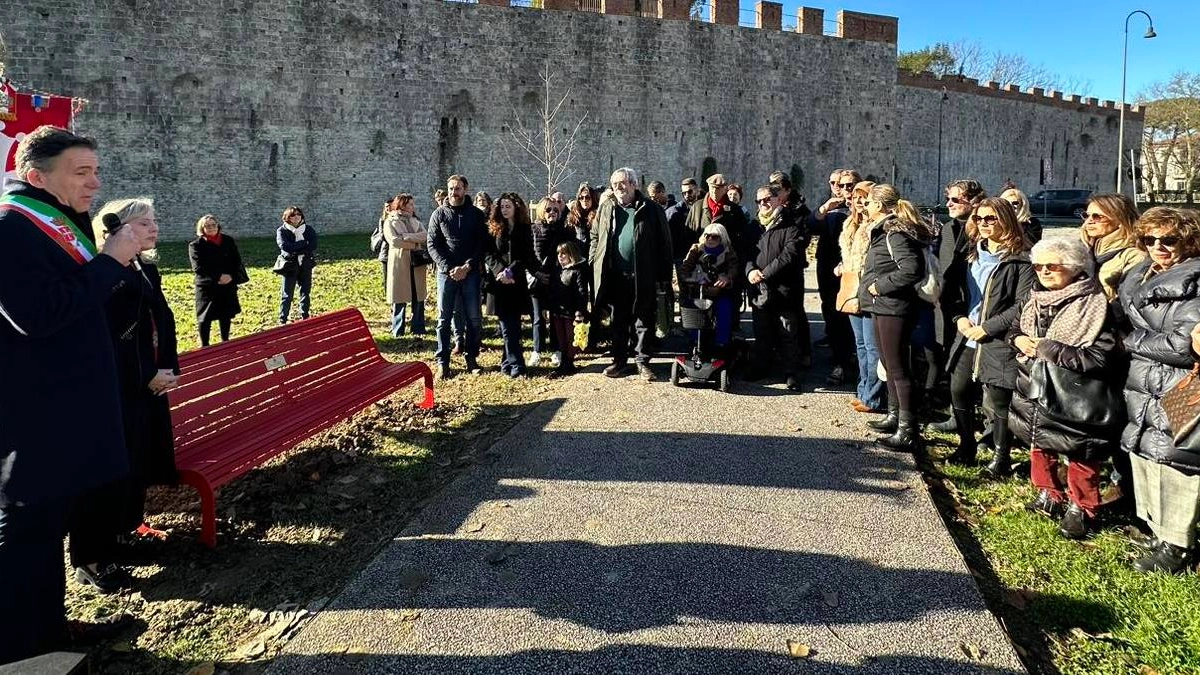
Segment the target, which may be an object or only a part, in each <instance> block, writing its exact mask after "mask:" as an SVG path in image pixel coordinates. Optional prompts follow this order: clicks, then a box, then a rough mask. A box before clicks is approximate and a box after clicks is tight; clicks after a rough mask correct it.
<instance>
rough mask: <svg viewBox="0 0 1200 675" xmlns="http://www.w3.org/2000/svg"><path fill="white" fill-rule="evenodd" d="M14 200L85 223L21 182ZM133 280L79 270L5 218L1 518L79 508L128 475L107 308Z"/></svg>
mask: <svg viewBox="0 0 1200 675" xmlns="http://www.w3.org/2000/svg"><path fill="white" fill-rule="evenodd" d="M8 193H9V194H14V195H21V196H23V197H27V198H30V199H34V200H36V201H39V202H42V203H44V204H49V205H51V206H53V207H54V208H57V209H58V210H59V211H61V212H63V214H65V215H66V216H67V218H69V219H70V220H71V222H72V223H74V224H75V225H76V227H77V228H78V229H79V230H80V231H81V233H82V234H83V236H85V237H87V238H89V239H90V235H91V225H90V223H89V222H88V217H87V214H86V213H77V212H75V211H73V210H71V209H70V208H69V207H67V206H65V205H63V204H60V203H59V202H58V201H57V200H56V199H55V198H54V197H52V196H50V194H49V193H47V192H45V191H44V190H40V189H38V188H34V187H32V186H29V185H26V184H25V183H22V182H20V181H16V182H13V183H10V185H9V191H8ZM125 275H126V271H125V268H123V267H122V266H121V264H120V263H118V262H117V261H115V260H113V259H112V258H110V257H109V256H106V255H97V256H96V257H95V258H93V259H92V260H91V261H89V262H87V263H85V264H80V263H78V262H76V261H75V260H74V259H73V258H72V257H71V256H70V255H68V254H67V253H66V252H65V251H64V250H63V249H62V248H61V247H60V246H59V245H58V244H57V243H55V242H54V241H53V240H51V239H50V238H49V237H48V236H47V235H46V234H44V233H43V232H42V231H41V230H40V229H39V228H38V227H37V226H36V225H34V224H33V223H32V222H30V221H29V220H28V219H27V218H26V217H25V216H24V215H22V214H21V213H18V212H16V211H12V210H0V508H8V507H10V506H13V505H17V504H26V505H35V504H46V503H49V502H54V501H62V500H67V499H73V498H75V497H77V496H78V495H80V494H82V493H84V492H86V491H88V490H91V489H94V488H97V487H99V486H101V485H104V484H106V483H110V482H112V481H114V480H117V479H119V478H121V477H123V476H124V475H126V474H127V473H128V472H129V459H128V453H127V452H126V449H125V435H124V431H123V430H122V425H121V406H120V400H121V399H120V393H119V389H118V385H117V365H116V359H115V357H114V356H113V343H112V339H111V338H110V336H109V331H108V321H107V319H106V318H105V315H104V303H105V301H107V300H108V298H109V296H110V295H112V293H113V291H114V289H116V288H118V287H119V286H120V285H121V284H123V283H126V282H125V278H126V277H125Z"/></svg>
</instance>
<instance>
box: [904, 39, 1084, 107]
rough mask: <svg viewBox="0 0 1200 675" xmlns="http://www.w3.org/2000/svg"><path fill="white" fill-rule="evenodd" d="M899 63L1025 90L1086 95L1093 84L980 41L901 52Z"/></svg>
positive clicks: (906, 67)
mask: <svg viewBox="0 0 1200 675" xmlns="http://www.w3.org/2000/svg"><path fill="white" fill-rule="evenodd" d="M897 64H898V65H899V67H900V68H901V69H902V70H907V71H909V72H912V73H920V72H922V71H929V72H932V73H933V74H934V75H939V76H942V77H946V76H949V75H961V76H963V77H970V78H973V79H976V80H979V81H980V82H999V83H1000V84H1015V85H1017V86H1019V87H1021V88H1023V89H1025V88H1029V87H1041V88H1043V89H1054V90H1057V91H1071V92H1072V93H1077V94H1080V95H1086V94H1087V90H1088V89H1090V88H1091V82H1085V81H1081V80H1078V79H1075V78H1066V77H1063V76H1062V75H1060V74H1058V73H1054V72H1052V71H1050V70H1049V69H1047V68H1046V67H1045V66H1042V65H1040V64H1036V63H1033V62H1031V61H1030V60H1029V59H1027V58H1025V57H1024V56H1022V55H1021V54H1017V53H1011V52H1002V51H999V50H996V51H988V50H987V49H986V48H985V47H984V45H983V43H981V42H978V41H968V40H960V41H958V42H938V43H936V44H932V45H929V46H928V47H925V48H923V49H917V50H915V51H911V52H900V56H899V57H898V59H897Z"/></svg>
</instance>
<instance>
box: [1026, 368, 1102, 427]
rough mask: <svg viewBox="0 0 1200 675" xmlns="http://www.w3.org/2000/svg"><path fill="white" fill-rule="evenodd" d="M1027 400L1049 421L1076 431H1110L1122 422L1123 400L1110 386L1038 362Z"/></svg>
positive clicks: (1034, 369) (1031, 370) (1031, 375)
mask: <svg viewBox="0 0 1200 675" xmlns="http://www.w3.org/2000/svg"><path fill="white" fill-rule="evenodd" d="M1029 385H1030V386H1029V398H1030V400H1031V401H1033V402H1034V404H1036V405H1037V407H1038V408H1039V410H1040V411H1041V413H1042V414H1044V415H1045V416H1046V417H1047V418H1049V419H1050V420H1053V421H1055V422H1058V423H1060V424H1066V425H1069V426H1071V427H1075V428H1086V429H1111V428H1113V427H1114V426H1116V425H1123V424H1124V423H1125V415H1126V412H1125V397H1124V394H1123V393H1122V391H1121V389H1119V388H1118V387H1115V386H1113V384H1111V383H1109V382H1106V381H1104V380H1103V379H1098V378H1095V377H1089V376H1087V375H1084V374H1081V373H1077V372H1075V371H1073V370H1068V369H1067V368H1063V367H1061V366H1056V365H1054V364H1052V363H1049V362H1047V361H1045V360H1044V359H1037V360H1036V361H1034V363H1033V367H1032V368H1031V369H1030V383H1029Z"/></svg>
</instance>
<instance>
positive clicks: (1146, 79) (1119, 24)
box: [742, 0, 1200, 101]
mask: <svg viewBox="0 0 1200 675" xmlns="http://www.w3.org/2000/svg"><path fill="white" fill-rule="evenodd" d="M842 2H843V3H844V4H837V5H833V4H825V3H822V2H820V1H818V0H807V1H805V2H800V1H798V0H784V2H783V12H784V14H785V15H788V14H791V15H794V14H796V13H797V8H798V7H800V6H802V5H805V6H809V7H819V8H821V9H824V10H825V19H826V20H827V21H829V20H834V19H836V18H837V11H838V10H839V9H846V10H849V11H858V12H867V13H870V14H887V15H889V16H897V17H899V18H900V49H901V50H902V51H911V50H914V49H920V48H921V47H924V46H926V45H930V44H933V43H936V42H955V41H958V40H978V41H979V42H981V43H983V44H984V46H985V47H990V48H992V49H995V50H1000V51H1003V52H1009V53H1019V54H1022V55H1024V56H1025V58H1026V59H1028V60H1029V61H1030V62H1032V63H1035V64H1041V65H1043V66H1045V67H1046V68H1047V69H1048V70H1050V71H1051V72H1054V73H1058V74H1060V75H1061V76H1062V78H1063V79H1064V80H1075V81H1079V82H1090V83H1091V84H1090V88H1089V91H1088V92H1087V94H1088V95H1091V96H1095V97H1096V98H1099V99H1112V100H1114V101H1116V100H1120V98H1121V45H1122V41H1123V36H1124V29H1125V17H1126V15H1128V14H1129V12H1131V11H1133V10H1135V9H1141V10H1145V11H1146V12H1148V13H1149V14H1150V16H1152V17H1153V18H1154V28H1155V30H1156V31H1157V32H1158V37H1156V38H1154V39H1152V40H1147V39H1144V38H1143V37H1142V35H1143V34H1144V33H1145V31H1146V19H1145V17H1143V16H1141V15H1140V14H1139V15H1137V16H1134V17H1133V18H1132V19H1130V20H1129V81H1128V85H1127V91H1128V94H1127V99H1128V100H1130V101H1133V100H1135V99H1136V97H1137V94H1138V92H1140V91H1141V90H1142V89H1143V88H1144V87H1145V86H1147V85H1149V84H1151V83H1153V82H1157V81H1160V80H1165V79H1167V78H1168V77H1170V75H1171V74H1172V73H1174V72H1176V71H1180V70H1187V71H1191V72H1197V71H1200V44H1198V42H1200V33H1198V32H1197V27H1198V23H1197V17H1196V12H1197V11H1200V0H1137V2H1123V1H1121V0H1092V1H1086V0H1007V1H1006V2H995V1H991V2H989V1H986V0H985V1H983V2H972V1H970V0H957V1H956V2H949V1H947V0H899V1H896V0H892V1H890V2H889V1H888V0H842ZM754 4H755V3H754V2H753V1H747V0H742V8H743V10H750V11H751V12H752V11H753V9H754ZM743 16H747V15H746V14H745V12H743ZM784 23H785V24H786V23H788V20H787V19H786V18H785V19H784ZM827 25H828V24H827ZM828 29H829V30H832V26H829V28H828ZM1068 93H1084V92H1068Z"/></svg>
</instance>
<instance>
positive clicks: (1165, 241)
mask: <svg viewBox="0 0 1200 675" xmlns="http://www.w3.org/2000/svg"><path fill="white" fill-rule="evenodd" d="M1141 242H1142V246H1145V247H1146V248H1150V247H1151V246H1154V245H1155V244H1162V245H1163V247H1164V248H1175V247H1176V246H1178V245H1179V237H1141Z"/></svg>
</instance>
